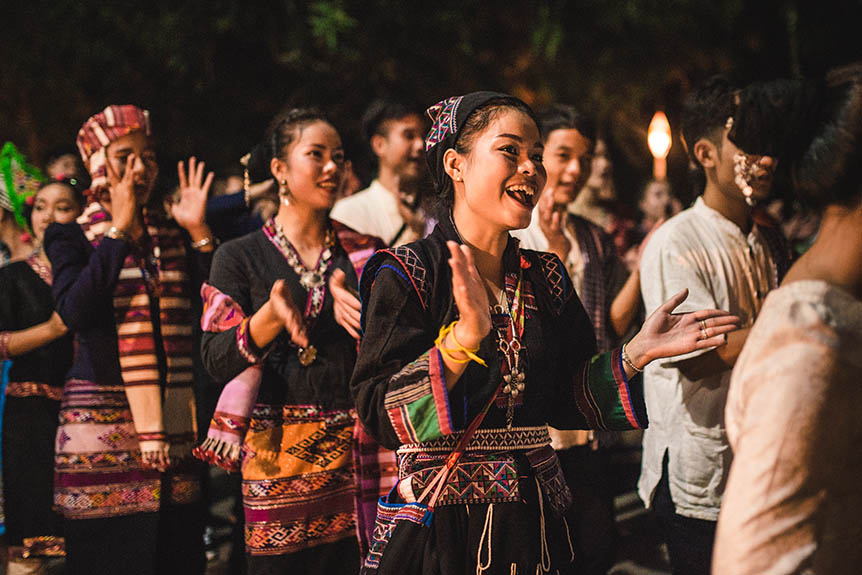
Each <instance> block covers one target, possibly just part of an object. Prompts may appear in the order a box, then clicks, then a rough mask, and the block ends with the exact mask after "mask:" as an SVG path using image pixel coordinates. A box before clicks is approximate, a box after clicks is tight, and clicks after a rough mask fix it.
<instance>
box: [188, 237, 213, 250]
mask: <svg viewBox="0 0 862 575" xmlns="http://www.w3.org/2000/svg"><path fill="white" fill-rule="evenodd" d="M211 243H213V238H212V236H207V237H205V238H203V239H202V240H198V241H196V242H192V249H195V250H199V249H201V248H202V247H205V246H208V245H210V244H211Z"/></svg>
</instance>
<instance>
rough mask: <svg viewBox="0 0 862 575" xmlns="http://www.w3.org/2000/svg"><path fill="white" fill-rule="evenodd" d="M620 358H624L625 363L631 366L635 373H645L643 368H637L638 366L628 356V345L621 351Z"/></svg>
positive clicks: (624, 345)
mask: <svg viewBox="0 0 862 575" xmlns="http://www.w3.org/2000/svg"><path fill="white" fill-rule="evenodd" d="M620 356H622V359H623V362H624V363H625V364H626V365H627V366H629V367H630V368H632V369H633V370H635V373H643V371H644V370H643V368H640V367H638V366H636V365H635V364H634V362H633V361H632V360H631V358H630V357H629V354H628V352H627V351H626V344H623V348H622V350H621V351H620Z"/></svg>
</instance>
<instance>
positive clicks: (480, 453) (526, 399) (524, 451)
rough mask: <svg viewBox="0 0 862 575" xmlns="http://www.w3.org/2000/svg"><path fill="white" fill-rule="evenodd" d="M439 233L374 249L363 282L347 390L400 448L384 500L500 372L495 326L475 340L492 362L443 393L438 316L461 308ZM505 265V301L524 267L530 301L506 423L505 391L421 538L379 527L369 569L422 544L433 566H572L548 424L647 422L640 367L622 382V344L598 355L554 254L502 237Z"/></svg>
mask: <svg viewBox="0 0 862 575" xmlns="http://www.w3.org/2000/svg"><path fill="white" fill-rule="evenodd" d="M447 240H452V241H459V239H458V234H457V232H456V230H455V229H454V226H453V225H452V223H451V222H450V221H447V220H445V219H444V220H442V221H441V222H440V224H439V225H438V227H437V228H436V229H435V230H434V232H433V233H432V234H431V235H430V236H429V237H428V238H426V239H425V240H421V241H418V242H414V243H412V244H408V245H407V246H403V247H401V248H395V249H392V250H383V251H381V252H378V254H377V255H375V256H374V258H372V259H371V261H369V263H368V264H367V265H366V268H365V271H364V273H363V276H362V281H361V284H360V293H361V296H362V301H363V315H362V325H363V329H364V337H363V340H362V345H361V348H360V353H359V358H358V360H357V365H356V369H355V371H354V374H353V379H352V381H351V388H352V392H353V393H354V396H355V398H356V404H357V410H358V413H359V417H360V419H361V420H362V422H363V423H364V424H365V426H366V427H367V429H368V430H369V431H370V432H371V433H372V434H373V435H375V436H376V438H377V439H378V441H380V442H381V443H382V444H383V445H384V446H386V447H390V448H393V449H396V448H397V449H398V452H399V469H400V478H401V482H400V483H399V486H398V487H397V497H395V494H393V499H392V500H407V501H410V500H411V499H413V498H414V497H418V496H419V494H420V493H421V491H422V488H423V486H424V484H425V482H426V481H427V480H428V479H429V478H430V477H431V475H432V473H433V472H434V470H435V469H438V468H439V467H440V466H441V465H442V463H443V460H444V459H445V457H446V456H447V455H448V454H449V452H450V451H451V450H452V448H453V447H454V444H455V440H456V438H457V437H458V435H459V431H458V430H463V429H464V428H465V427H466V425H468V424H469V422H470V421H471V420H473V419H474V418H475V417H476V415H477V414H478V413H479V412H480V410H481V409H482V408H483V406H484V405H485V404H486V403H487V402H488V401H489V399H490V395H491V394H492V393H494V392H495V390H497V388H498V384H499V383H500V379H501V377H502V375H503V374H504V373H506V372H507V371H508V367H507V364H506V362H505V359H504V358H503V356H502V354H501V353H499V352H498V351H497V344H496V342H495V337H494V335H493V333H494V330H492V333H491V334H489V335H488V336H487V337H486V338H485V339H484V340H483V341H482V343H481V346H480V349H479V351H478V355H479V356H480V357H481V358H483V359H484V360H485V361H486V362H487V364H488V365H487V367H483V366H481V365H480V364H478V363H476V362H472V363H470V364H469V365H468V367H467V369H466V370H465V371H464V373H463V375H462V376H461V378H460V379H459V380H458V382H457V383H456V384H455V386H454V387H453V388H452V390H451V391H448V392H447V389H446V383H445V381H444V379H443V364H442V358H441V356H440V353H439V351H438V350H437V349H436V347H434V339H435V338H436V337H437V335H438V333H439V330H440V328H441V326H445V325H448V324H449V323H451V322H452V321H454V320H455V319H457V317H458V310H457V308H456V306H455V303H454V298H453V296H452V287H451V286H452V280H451V270H450V268H449V266H448V263H447V260H448V258H449V251H448V248H447V246H446V241H447ZM503 264H504V271H505V274H506V284H507V291H508V292H509V294H508V295H509V297H510V298H511V297H512V295H513V291H514V286H515V285H516V284H517V282H518V277H519V273H520V274H521V275H522V278H523V282H522V293H523V302H524V308H525V310H526V320H525V328H524V332H523V336H522V338H521V342H522V344H523V346H524V348H525V351H524V352H522V356H521V363H522V366H523V367H524V368H525V370H526V386H525V389H524V391H523V392H522V393H521V394H519V395H518V397H517V400H516V401H515V410H514V417H513V419H512V420H511V427H509V426H508V425H507V424H508V423H509V422H508V421H507V410H508V401H509V398H508V395H504V394H503V393H502V392H501V394H500V397H498V398H496V400H495V402H494V405H493V406H492V407H491V409H490V410H489V412H488V414H487V416H486V417H485V419H484V421H483V423H482V425H481V426H480V428H479V431H478V432H477V434H476V436H474V438H473V440H472V441H471V444H470V447H469V448H468V453H467V454H466V456H465V457H464V458H463V459H462V460H461V462H460V463H459V464H458V466H457V467H456V469H455V471H454V472H453V473H452V475H451V476H450V478H449V480H448V482H447V485H446V487H445V488H444V490H443V493H442V495H441V498H440V500H439V501H438V503H437V507H436V509H435V512H434V519H433V523H432V525H431V535H430V537H429V538H428V541H427V542H426V544H425V546H424V548H423V549H419V550H417V549H411V548H410V542H409V541H404V540H402V539H400V538H399V537H398V536H397V530H396V531H395V533H396V535H395V536H392V532H391V531H389V532H387V531H386V530H383V529H381V530H378V532H377V533H375V541H373V542H372V549H371V553H370V554H369V557H368V559H367V560H366V563H365V569H366V571H373V570H375V569H376V570H377V572H379V573H390V572H392V573H396V572H399V564H403V563H404V561H405V560H406V559H405V557H407V556H412V557H415V556H416V554H417V553H419V554H420V555H421V556H422V564H423V573H429V574H430V573H440V574H453V575H454V574H461V573H464V572H471V573H472V572H474V571H475V570H476V568H477V565H478V566H479V567H481V568H482V570H483V571H484V572H487V573H506V574H510V573H512V572H520V573H528V572H529V573H535V572H536V570H537V566H538V567H539V569H540V572H542V571H544V572H549V571H556V570H559V571H560V572H561V573H564V572H570V570H571V559H572V550H571V544H570V540H569V538H567V533H568V531H567V528H566V526H565V524H564V520H563V519H562V514H561V511H562V510H564V509H565V507H566V506H567V504H568V500H569V498H570V497H569V494H568V490H567V488H566V487H565V482H564V480H563V479H562V474H561V473H560V471H559V464H558V461H557V459H556V455H555V454H554V452H553V450H551V449H550V446H549V439H548V436H547V432H546V426H547V425H549V424H550V425H552V426H553V427H555V428H558V429H613V430H622V429H632V428H640V427H645V426H646V423H647V418H646V410H645V407H644V403H643V389H642V381H641V378H640V377H635V378H633V379H631V380H627V379H626V377H625V372H624V371H623V368H622V363H621V358H620V350H619V349H614V350H612V351H609V352H607V353H605V354H602V355H596V341H595V335H594V332H593V328H592V326H591V324H590V320H589V318H588V316H587V313H586V312H585V311H584V308H583V306H582V305H581V302H580V301H579V300H578V298H577V295H575V293H574V291H573V289H572V286H571V282H570V281H569V279H568V277H567V274H566V272H565V269H564V267H563V265H562V263H561V262H560V260H559V258H557V257H556V256H554V255H552V254H546V253H541V252H534V251H530V250H520V249H519V248H518V244H517V240H514V239H510V241H509V244H508V246H507V248H506V252H505V254H504V262H503ZM492 320H493V323H494V324H495V326H499V325H500V324H501V322H502V323H503V324H505V322H508V321H511V319H510V318H509V316H508V315H495V314H492ZM540 494H541V495H540ZM390 536H392V537H391V545H387V543H389V542H390ZM384 547H385V553H384V552H383V549H384ZM414 547H415V546H414Z"/></svg>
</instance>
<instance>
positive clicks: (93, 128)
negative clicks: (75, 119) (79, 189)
mask: <svg viewBox="0 0 862 575" xmlns="http://www.w3.org/2000/svg"><path fill="white" fill-rule="evenodd" d="M132 132H144V133H145V134H146V135H148V136H149V135H150V113H149V112H148V111H147V110H142V109H141V108H138V107H137V106H132V105H128V104H127V105H122V106H116V105H115V106H108V107H107V108H105V109H104V110H102V111H101V112H99V113H98V114H95V115H94V116H92V117H91V118H90V119H88V120H87V121H86V122H84V125H83V126H82V127H81V129H80V130H79V131H78V139H77V144H78V151H80V152H81V158H82V159H83V160H84V163H85V164H86V165H87V166H88V167H89V169H90V178H91V180H92V181H91V183H90V188H91V190H92V191H94V192H97V191H100V190H103V189H105V188H107V187H108V166H107V154H106V149H107V147H108V144H110V143H111V142H114V141H116V140H118V139H120V138H122V137H123V136H125V135H127V134H131V133H132Z"/></svg>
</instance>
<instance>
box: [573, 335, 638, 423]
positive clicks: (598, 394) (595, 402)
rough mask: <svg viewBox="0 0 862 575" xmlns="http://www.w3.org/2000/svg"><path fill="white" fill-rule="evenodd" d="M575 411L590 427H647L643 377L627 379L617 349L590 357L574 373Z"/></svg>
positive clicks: (620, 355)
mask: <svg viewBox="0 0 862 575" xmlns="http://www.w3.org/2000/svg"><path fill="white" fill-rule="evenodd" d="M574 379H575V381H574V395H575V402H576V403H577V405H578V410H579V411H580V412H581V413H582V414H583V415H584V417H586V419H587V422H588V423H589V426H590V428H591V429H602V430H615V431H624V430H627V429H643V428H645V427H646V423H647V419H646V407H645V406H644V401H643V378H642V377H641V375H640V374H638V375H636V376H635V377H633V378H632V379H631V380H629V379H628V378H626V372H625V370H624V369H623V364H622V354H621V353H620V348H617V349H614V350H612V351H608V352H605V353H602V354H599V355H595V356H593V357H592V358H591V359H590V360H588V361H586V362H584V363H583V365H582V367H581V368H580V370H578V371H577V372H575V378H574Z"/></svg>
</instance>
